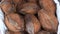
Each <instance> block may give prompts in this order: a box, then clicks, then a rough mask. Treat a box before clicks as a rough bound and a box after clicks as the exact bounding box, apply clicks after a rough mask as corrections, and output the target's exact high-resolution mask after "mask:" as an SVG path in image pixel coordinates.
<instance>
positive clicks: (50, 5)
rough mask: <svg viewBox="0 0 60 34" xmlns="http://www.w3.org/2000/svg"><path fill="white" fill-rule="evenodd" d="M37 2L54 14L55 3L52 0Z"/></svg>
mask: <svg viewBox="0 0 60 34" xmlns="http://www.w3.org/2000/svg"><path fill="white" fill-rule="evenodd" d="M39 4H40V6H41V7H42V8H43V9H45V10H46V11H47V12H48V13H51V14H55V12H56V5H55V3H54V1H53V0H39Z"/></svg>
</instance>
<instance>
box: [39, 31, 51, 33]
mask: <svg viewBox="0 0 60 34" xmlns="http://www.w3.org/2000/svg"><path fill="white" fill-rule="evenodd" d="M38 34H51V33H50V32H48V31H40V32H38Z"/></svg>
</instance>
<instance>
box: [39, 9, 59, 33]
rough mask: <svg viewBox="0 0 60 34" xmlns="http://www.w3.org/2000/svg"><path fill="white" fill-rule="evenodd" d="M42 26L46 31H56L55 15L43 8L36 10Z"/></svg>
mask: <svg viewBox="0 0 60 34" xmlns="http://www.w3.org/2000/svg"><path fill="white" fill-rule="evenodd" d="M38 18H39V20H40V23H41V25H42V28H43V29H44V30H46V31H51V32H57V27H58V21H57V18H56V17H55V15H53V14H51V13H50V14H49V13H47V12H46V11H45V10H44V9H41V10H40V11H39V12H38Z"/></svg>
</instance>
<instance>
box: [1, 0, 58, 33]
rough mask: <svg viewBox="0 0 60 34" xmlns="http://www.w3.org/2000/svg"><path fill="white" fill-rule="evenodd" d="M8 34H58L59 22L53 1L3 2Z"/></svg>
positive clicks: (2, 7) (14, 0) (15, 0)
mask: <svg viewBox="0 0 60 34" xmlns="http://www.w3.org/2000/svg"><path fill="white" fill-rule="evenodd" d="M1 9H2V10H3V13H4V14H5V21H4V22H5V24H6V26H7V28H8V30H7V33H6V34H56V32H57V28H58V21H57V18H56V14H55V12H56V5H55V3H54V1H53V0H2V3H1Z"/></svg>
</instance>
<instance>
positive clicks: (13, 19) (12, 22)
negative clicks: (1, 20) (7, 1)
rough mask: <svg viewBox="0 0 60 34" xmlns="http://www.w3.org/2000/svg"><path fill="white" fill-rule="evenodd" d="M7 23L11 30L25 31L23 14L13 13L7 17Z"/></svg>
mask: <svg viewBox="0 0 60 34" xmlns="http://www.w3.org/2000/svg"><path fill="white" fill-rule="evenodd" d="M5 24H6V26H7V28H8V29H9V30H10V31H13V32H17V31H24V20H23V18H22V16H21V15H18V14H16V13H11V14H9V15H7V16H6V17H5Z"/></svg>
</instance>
